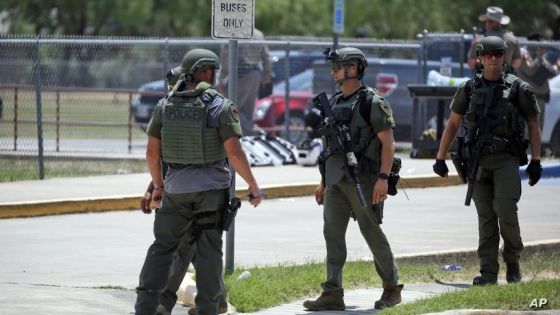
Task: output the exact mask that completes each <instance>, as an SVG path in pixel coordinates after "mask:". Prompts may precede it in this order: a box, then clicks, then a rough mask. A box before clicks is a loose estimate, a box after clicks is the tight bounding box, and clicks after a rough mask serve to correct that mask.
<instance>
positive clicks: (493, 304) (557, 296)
mask: <svg viewBox="0 0 560 315" xmlns="http://www.w3.org/2000/svg"><path fill="white" fill-rule="evenodd" d="M542 298H545V299H547V300H548V303H547V304H546V305H544V306H543V307H542V308H541V309H543V310H544V309H559V308H560V279H548V280H535V281H530V282H522V283H518V284H512V285H498V286H487V287H471V288H470V289H468V290H464V291H460V292H452V293H444V294H441V295H438V296H436V297H432V298H426V299H421V300H418V301H415V302H413V303H408V304H402V305H399V306H397V307H394V308H391V309H387V310H383V311H382V312H381V313H380V314H399V315H400V314H424V313H430V312H442V311H445V310H451V309H502V310H518V311H520V310H539V309H537V308H531V306H530V305H531V303H532V301H533V300H534V299H537V300H538V299H542Z"/></svg>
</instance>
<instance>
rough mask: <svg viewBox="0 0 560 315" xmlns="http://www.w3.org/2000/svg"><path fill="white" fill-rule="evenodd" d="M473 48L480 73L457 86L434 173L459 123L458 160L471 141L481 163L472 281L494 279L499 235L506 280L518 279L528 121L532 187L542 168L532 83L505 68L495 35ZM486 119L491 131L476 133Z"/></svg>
mask: <svg viewBox="0 0 560 315" xmlns="http://www.w3.org/2000/svg"><path fill="white" fill-rule="evenodd" d="M476 50H477V60H478V62H480V63H481V64H482V67H483V72H482V74H481V75H479V76H478V77H475V78H474V79H471V80H469V81H467V82H465V83H463V84H462V85H460V86H459V88H458V89H457V92H456V93H455V96H454V98H453V101H452V102H451V105H450V108H451V114H450V116H449V120H448V123H447V126H446V127H445V130H444V132H443V136H442V138H441V142H440V146H439V151H438V154H437V159H436V163H435V164H434V167H433V168H434V172H435V173H436V174H438V175H440V176H442V177H445V176H447V173H448V168H447V165H446V163H445V157H446V155H447V152H448V151H449V148H450V146H451V143H452V142H453V139H454V138H455V135H456V134H457V132H458V130H459V128H460V127H461V124H463V125H464V127H465V129H466V132H465V138H464V145H463V146H462V148H460V149H461V150H462V152H463V156H462V159H463V160H464V161H468V160H469V159H472V158H473V157H472V156H470V154H471V153H472V152H473V148H475V146H477V145H479V146H478V147H477V148H482V150H480V151H479V152H481V157H480V162H479V168H478V169H477V170H474V171H476V173H477V176H476V180H475V181H474V191H473V200H474V202H475V205H476V210H477V213H478V233H479V245H478V256H479V257H480V276H477V277H475V278H474V280H473V285H487V284H495V283H496V282H497V280H498V271H499V264H498V247H499V243H500V234H501V235H502V238H503V240H504V248H503V253H502V255H503V259H504V262H505V264H506V268H507V272H506V280H507V282H508V283H511V282H518V281H520V280H521V272H520V267H519V257H520V254H521V251H522V250H523V242H522V241H521V235H520V230H519V221H518V217H517V202H518V201H519V198H520V197H521V183H520V177H519V165H520V164H524V163H527V162H526V159H527V156H526V153H525V149H526V145H525V146H521V149H520V148H519V143H526V142H525V141H524V139H523V137H524V133H525V126H527V128H528V134H529V144H530V147H531V152H532V160H531V162H530V163H529V166H528V167H527V171H526V172H527V175H528V177H529V185H531V186H533V185H535V184H536V183H537V182H538V181H539V179H540V176H541V172H542V168H541V164H540V152H541V150H540V146H541V134H540V129H539V121H538V114H539V109H538V106H537V103H536V100H535V95H534V91H533V88H532V87H531V86H530V85H529V84H527V83H526V82H524V81H522V80H521V79H519V78H517V77H515V76H513V75H511V74H507V75H506V74H505V73H504V72H503V69H504V54H505V51H506V43H505V42H504V40H502V39H501V38H500V37H497V36H488V37H485V38H484V39H482V40H481V41H480V42H479V43H478V45H477V47H476ZM493 86H494V87H493ZM494 89H497V91H498V92H497V93H495V97H494V98H493V101H492V102H491V104H485V103H487V102H486V101H485V99H489V98H488V97H487V93H489V91H492V90H494ZM486 106H489V107H488V108H485V107H486ZM483 113H487V115H486V116H484V115H483ZM484 119H489V122H492V123H491V124H490V125H489V126H491V128H488V130H489V134H487V135H476V134H474V132H473V131H476V130H477V128H478V127H479V124H481V121H483V120H484ZM478 130H479V129H478ZM481 141H482V143H481ZM461 142H463V141H458V143H461ZM468 165H469V163H466V166H467V167H468ZM467 171H468V172H470V171H473V170H468V169H467Z"/></svg>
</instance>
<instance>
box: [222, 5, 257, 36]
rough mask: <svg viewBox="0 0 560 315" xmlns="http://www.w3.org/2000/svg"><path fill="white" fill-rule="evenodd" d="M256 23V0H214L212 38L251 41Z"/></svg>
mask: <svg viewBox="0 0 560 315" xmlns="http://www.w3.org/2000/svg"><path fill="white" fill-rule="evenodd" d="M254 22H255V1H254V0H212V37H214V38H232V39H250V38H252V37H253V27H254V24H255V23H254Z"/></svg>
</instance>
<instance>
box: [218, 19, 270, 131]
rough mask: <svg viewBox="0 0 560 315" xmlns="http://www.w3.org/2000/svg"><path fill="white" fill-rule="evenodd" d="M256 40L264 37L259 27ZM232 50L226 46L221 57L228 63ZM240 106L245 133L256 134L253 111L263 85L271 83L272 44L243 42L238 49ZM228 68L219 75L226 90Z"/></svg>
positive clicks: (225, 63)
mask: <svg viewBox="0 0 560 315" xmlns="http://www.w3.org/2000/svg"><path fill="white" fill-rule="evenodd" d="M253 39H254V40H264V36H263V33H262V32H261V31H259V30H258V29H256V28H255V30H254V35H253ZM228 58H229V50H228V47H227V46H224V47H222V50H221V52H220V60H221V62H222V64H224V65H227V62H228ZM237 67H238V68H237V75H238V77H237V108H238V109H239V116H240V117H241V129H242V130H243V135H245V136H251V135H254V134H255V132H254V131H253V128H254V124H253V111H254V109H255V102H256V100H257V94H258V92H259V88H260V87H261V86H262V85H266V84H271V82H272V81H271V64H270V56H269V52H268V47H267V46H266V45H263V44H251V43H247V44H240V45H239V50H238V66H237ZM228 74H229V72H228V67H223V68H222V69H220V73H219V76H218V91H220V92H222V93H225V94H227V93H226V91H225V80H226V77H227V76H228Z"/></svg>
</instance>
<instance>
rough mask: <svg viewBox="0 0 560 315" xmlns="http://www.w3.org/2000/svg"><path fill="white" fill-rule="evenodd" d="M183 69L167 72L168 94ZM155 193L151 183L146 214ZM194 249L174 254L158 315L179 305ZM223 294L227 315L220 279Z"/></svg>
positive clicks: (184, 247) (185, 246) (222, 306)
mask: <svg viewBox="0 0 560 315" xmlns="http://www.w3.org/2000/svg"><path fill="white" fill-rule="evenodd" d="M181 75H182V73H181V67H180V66H179V67H175V68H173V69H171V70H169V71H168V72H167V74H166V75H165V83H166V85H167V92H171V91H172V90H173V87H174V86H175V84H177V82H178V81H179V79H180V77H181ZM168 97H169V95H166V96H165V97H163V98H162V99H160V100H159V102H165V101H166V99H167V98H168ZM166 172H167V164H165V163H163V165H162V175H163V177H164V178H165V174H166ZM153 192H154V184H153V182H152V181H150V183H149V185H148V188H147V189H146V192H145V193H144V196H143V197H142V199H141V200H140V210H142V212H144V213H146V214H150V213H152V209H151V207H150V204H151V202H152V194H153ZM194 254H195V253H194V248H192V246H191V244H189V238H186V239H185V240H184V241H181V243H180V244H179V247H178V248H177V250H176V251H175V253H174V254H173V262H172V263H171V267H170V270H169V277H168V279H167V285H166V286H165V288H164V289H163V292H162V293H161V295H160V298H159V303H160V304H159V305H158V308H157V311H156V314H158V315H165V314H171V312H172V310H173V307H174V306H175V304H176V303H177V291H178V290H179V287H180V286H181V283H182V282H183V279H184V278H185V275H186V274H187V270H188V268H189V265H190V263H191V262H192V263H193V265H194V264H195V257H194ZM220 281H221V287H222V292H221V294H220V298H219V308H218V313H220V314H221V313H225V312H227V309H228V304H227V300H226V295H225V290H224V285H223V278H222V279H220ZM188 313H189V315H190V314H196V306H195V307H191V308H190V309H189V312H188Z"/></svg>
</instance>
